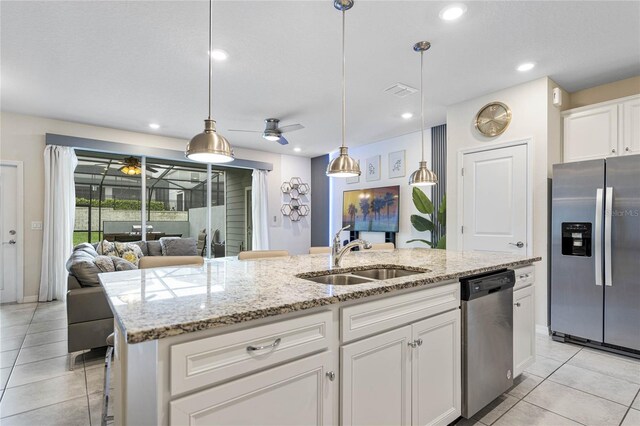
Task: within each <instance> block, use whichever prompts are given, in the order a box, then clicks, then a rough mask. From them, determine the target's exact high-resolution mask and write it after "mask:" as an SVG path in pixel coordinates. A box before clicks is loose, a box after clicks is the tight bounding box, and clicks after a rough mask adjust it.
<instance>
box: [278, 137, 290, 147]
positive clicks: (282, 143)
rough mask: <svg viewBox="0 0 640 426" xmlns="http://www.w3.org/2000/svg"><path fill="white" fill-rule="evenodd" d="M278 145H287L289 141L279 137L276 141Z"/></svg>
mask: <svg viewBox="0 0 640 426" xmlns="http://www.w3.org/2000/svg"><path fill="white" fill-rule="evenodd" d="M278 143H279V144H280V145H288V144H289V141H288V140H286V139H285V138H284V136H282V135H280V139H278Z"/></svg>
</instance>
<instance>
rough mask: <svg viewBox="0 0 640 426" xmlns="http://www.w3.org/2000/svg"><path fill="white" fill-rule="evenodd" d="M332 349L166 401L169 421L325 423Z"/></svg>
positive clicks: (330, 398) (328, 416)
mask: <svg viewBox="0 0 640 426" xmlns="http://www.w3.org/2000/svg"><path fill="white" fill-rule="evenodd" d="M331 360H332V356H331V352H324V353H321V354H318V355H313V356H310V357H307V358H303V359H301V360H299V361H294V362H290V363H288V364H284V365H282V366H280V367H276V368H272V369H270V370H266V371H262V372H260V373H256V374H252V375H250V376H247V377H245V378H242V379H239V380H235V381H233V382H230V383H226V384H224V385H220V386H216V387H213V388H210V389H207V390H205V391H202V392H198V393H195V394H193V395H189V396H186V397H184V398H180V399H177V400H174V401H171V403H170V408H171V410H170V419H171V420H170V424H171V425H274V426H275V425H330V424H331V423H332V422H333V421H332V413H333V412H332V410H333V406H332V401H333V391H334V390H333V389H334V387H335V386H337V381H335V382H332V381H330V379H329V378H328V377H327V373H328V372H330V371H333V369H332V361H331Z"/></svg>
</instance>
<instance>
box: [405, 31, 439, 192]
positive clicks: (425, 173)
mask: <svg viewBox="0 0 640 426" xmlns="http://www.w3.org/2000/svg"><path fill="white" fill-rule="evenodd" d="M430 47H431V43H429V42H428V41H420V42H418V43H416V44H415V45H414V46H413V50H415V51H416V52H420V129H421V131H422V133H421V135H422V160H421V161H420V166H419V167H418V170H416V171H415V172H413V173H411V177H409V185H411V186H429V185H435V184H436V183H438V176H436V174H435V173H433V172H432V171H431V170H429V168H428V167H427V162H426V161H425V159H424V88H423V80H424V73H423V72H422V69H423V67H424V52H425V51H427V50H429V48H430Z"/></svg>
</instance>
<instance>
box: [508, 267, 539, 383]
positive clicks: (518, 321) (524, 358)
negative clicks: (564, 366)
mask: <svg viewBox="0 0 640 426" xmlns="http://www.w3.org/2000/svg"><path fill="white" fill-rule="evenodd" d="M516 274H517V271H516ZM534 315H535V310H534V287H533V285H529V286H527V287H524V288H520V289H519V290H516V291H514V292H513V376H514V377H517V376H519V375H520V374H521V373H522V372H523V371H524V370H525V368H527V367H529V366H530V365H531V364H533V363H534V362H535V356H536V352H535V349H536V336H535V316H534Z"/></svg>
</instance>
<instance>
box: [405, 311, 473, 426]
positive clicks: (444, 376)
mask: <svg viewBox="0 0 640 426" xmlns="http://www.w3.org/2000/svg"><path fill="white" fill-rule="evenodd" d="M412 329H413V337H412V338H413V341H418V342H422V344H420V345H419V346H417V347H416V348H415V349H413V350H412V357H413V358H412V360H411V367H412V370H413V374H412V379H413V381H412V383H413V386H412V390H413V392H412V395H411V396H412V401H413V403H412V410H411V411H412V413H411V418H412V424H413V425H415V426H425V425H447V424H449V423H451V422H453V421H454V420H455V419H457V418H458V417H459V416H460V412H461V406H460V404H461V384H462V379H461V377H460V374H461V371H460V369H461V360H462V354H461V353H460V350H461V349H460V329H461V325H460V309H456V310H454V311H450V312H447V313H444V314H441V315H438V316H435V317H432V318H428V319H426V320H424V321H420V322H417V323H415V324H413V326H412Z"/></svg>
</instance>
